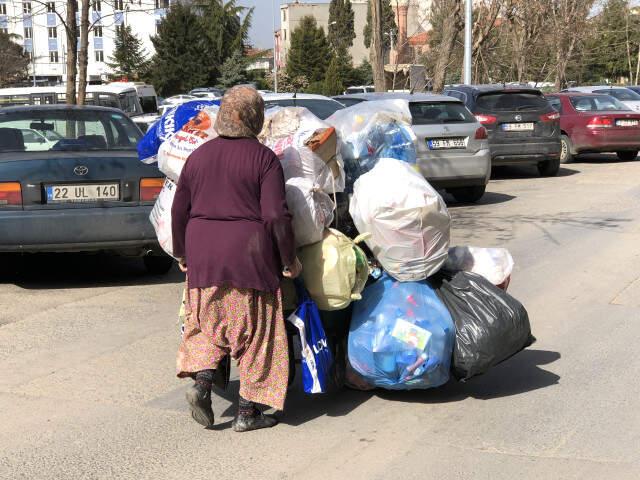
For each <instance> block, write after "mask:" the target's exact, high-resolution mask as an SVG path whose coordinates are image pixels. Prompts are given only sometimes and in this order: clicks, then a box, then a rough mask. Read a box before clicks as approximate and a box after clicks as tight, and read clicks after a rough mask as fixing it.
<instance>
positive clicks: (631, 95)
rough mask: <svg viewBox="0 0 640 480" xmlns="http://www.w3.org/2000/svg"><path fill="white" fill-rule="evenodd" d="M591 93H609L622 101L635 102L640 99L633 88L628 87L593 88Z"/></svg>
mask: <svg viewBox="0 0 640 480" xmlns="http://www.w3.org/2000/svg"><path fill="white" fill-rule="evenodd" d="M593 93H604V94H606V95H611V96H612V97H614V98H617V99H618V100H622V101H623V102H637V101H640V95H638V94H637V93H636V92H634V91H633V90H629V89H628V88H606V89H602V90H594V91H593Z"/></svg>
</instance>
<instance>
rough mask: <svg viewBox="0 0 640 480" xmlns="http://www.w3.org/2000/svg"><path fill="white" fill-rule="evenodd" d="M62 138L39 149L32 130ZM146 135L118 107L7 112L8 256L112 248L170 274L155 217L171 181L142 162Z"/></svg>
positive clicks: (3, 248) (4, 234)
mask: <svg viewBox="0 0 640 480" xmlns="http://www.w3.org/2000/svg"><path fill="white" fill-rule="evenodd" d="M25 129H27V131H31V130H33V131H35V132H40V133H41V134H42V135H43V136H48V137H49V138H52V137H53V136H54V135H57V136H58V137H60V138H59V140H57V141H55V142H52V143H51V145H50V146H49V148H48V149H47V150H46V151H31V150H29V149H28V147H27V145H26V144H25V135H24V133H23V132H24V130H25ZM141 136H142V135H141V132H140V130H139V129H138V128H137V127H136V126H135V124H134V123H133V122H132V121H131V120H130V119H129V118H128V117H127V116H126V115H125V114H124V113H123V112H122V111H120V110H117V109H115V108H106V107H94V106H84V107H77V106H69V105H37V106H35V105H31V106H26V107H6V108H2V109H0V224H1V225H2V228H0V252H84V251H99V250H106V251H112V252H119V253H122V254H126V255H134V256H143V258H144V263H145V265H146V266H147V269H148V270H149V271H150V272H153V273H164V272H167V271H168V270H169V269H170V268H171V265H172V263H173V262H172V259H171V258H170V257H167V256H165V255H164V254H162V251H161V250H160V247H159V245H158V241H157V239H156V235H155V232H154V230H153V227H152V226H151V223H150V222H149V213H150V212H151V209H152V207H153V204H154V202H155V199H156V197H157V196H158V194H159V192H160V190H161V188H162V184H163V180H164V179H163V175H162V174H161V173H160V171H159V170H158V169H157V168H156V167H155V166H151V165H146V164H144V163H142V162H140V161H138V156H137V151H136V144H137V142H138V140H139V139H140V137H141Z"/></svg>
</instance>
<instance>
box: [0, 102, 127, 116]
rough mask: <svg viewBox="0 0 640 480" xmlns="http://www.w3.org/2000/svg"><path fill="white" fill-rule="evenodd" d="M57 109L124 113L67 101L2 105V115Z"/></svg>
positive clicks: (115, 109) (0, 108) (108, 108)
mask: <svg viewBox="0 0 640 480" xmlns="http://www.w3.org/2000/svg"><path fill="white" fill-rule="evenodd" d="M40 110H42V111H56V110H96V111H99V112H111V113H114V112H116V113H120V114H124V112H123V111H122V110H119V109H117V108H111V107H98V106H96V105H67V104H65V103H59V104H53V105H16V106H14V107H0V115H2V114H5V113H13V112H37V111H40Z"/></svg>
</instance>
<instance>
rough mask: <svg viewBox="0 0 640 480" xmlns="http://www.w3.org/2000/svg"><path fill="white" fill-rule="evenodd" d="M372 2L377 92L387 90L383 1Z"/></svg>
mask: <svg viewBox="0 0 640 480" xmlns="http://www.w3.org/2000/svg"><path fill="white" fill-rule="evenodd" d="M369 1H370V2H371V66H372V67H373V84H374V85H375V87H376V92H384V91H386V90H387V88H386V85H385V79H384V53H383V49H382V1H381V0H369Z"/></svg>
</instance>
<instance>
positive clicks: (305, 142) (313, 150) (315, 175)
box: [258, 107, 344, 193]
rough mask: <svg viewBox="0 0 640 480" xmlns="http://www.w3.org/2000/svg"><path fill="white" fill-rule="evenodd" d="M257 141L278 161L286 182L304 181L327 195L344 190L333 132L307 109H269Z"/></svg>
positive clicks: (340, 161) (342, 167) (341, 170)
mask: <svg viewBox="0 0 640 480" xmlns="http://www.w3.org/2000/svg"><path fill="white" fill-rule="evenodd" d="M258 139H259V140H260V141H261V142H262V143H263V144H265V145H266V146H268V147H269V148H270V149H271V150H273V151H274V152H275V154H276V155H277V156H278V158H279V159H280V162H281V163H282V169H283V170H284V177H285V180H289V179H291V178H306V179H308V180H311V181H312V182H314V183H315V184H316V185H318V186H319V187H320V188H321V189H322V190H323V191H324V192H326V193H333V192H342V191H343V190H344V166H343V164H342V159H341V157H340V155H338V151H337V150H338V137H337V134H336V131H335V129H333V128H332V127H331V126H329V125H328V124H326V123H325V122H323V121H322V120H320V119H319V118H318V117H316V116H315V115H314V114H313V113H311V112H310V111H309V110H307V109H306V108H303V107H280V108H279V107H276V108H270V109H269V110H267V111H266V113H265V122H264V127H263V129H262V132H261V133H260V135H259V136H258Z"/></svg>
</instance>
